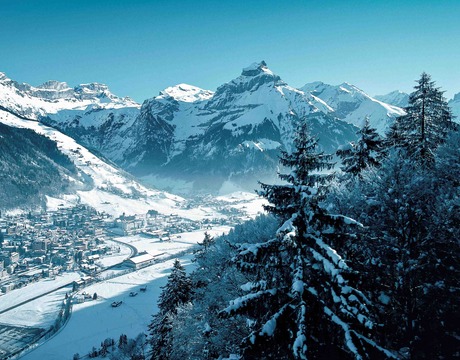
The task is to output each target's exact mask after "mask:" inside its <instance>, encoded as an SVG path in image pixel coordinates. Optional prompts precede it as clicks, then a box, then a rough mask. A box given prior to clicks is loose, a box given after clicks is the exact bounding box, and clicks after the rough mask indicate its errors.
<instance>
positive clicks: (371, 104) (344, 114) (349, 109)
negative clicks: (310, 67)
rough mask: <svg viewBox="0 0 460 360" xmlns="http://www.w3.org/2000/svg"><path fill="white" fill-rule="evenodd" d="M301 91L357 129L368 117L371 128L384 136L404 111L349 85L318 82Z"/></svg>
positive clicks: (306, 86)
mask: <svg viewBox="0 0 460 360" xmlns="http://www.w3.org/2000/svg"><path fill="white" fill-rule="evenodd" d="M301 90H302V91H304V92H306V93H310V94H312V95H314V96H316V97H318V98H320V99H322V100H323V101H324V102H326V103H327V104H328V105H329V106H330V107H331V108H333V109H334V115H335V116H337V117H338V118H339V119H342V120H344V121H346V122H348V123H351V124H354V125H356V126H358V127H361V126H362V125H363V122H364V119H365V118H366V117H369V122H370V124H371V126H372V127H374V128H376V129H377V131H378V132H379V133H380V134H384V133H385V132H386V131H387V130H388V128H389V126H390V125H391V124H392V123H393V121H394V118H395V117H397V116H401V115H403V114H404V110H403V109H401V108H399V107H397V106H393V105H389V104H387V103H385V102H382V101H379V100H377V99H375V98H373V97H371V96H369V95H368V94H366V93H365V92H364V91H362V90H361V89H359V88H357V87H356V86H354V85H351V84H349V83H343V84H341V85H337V86H333V85H328V84H324V83H322V82H320V81H318V82H313V83H309V84H306V85H304V86H303V87H302V88H301Z"/></svg>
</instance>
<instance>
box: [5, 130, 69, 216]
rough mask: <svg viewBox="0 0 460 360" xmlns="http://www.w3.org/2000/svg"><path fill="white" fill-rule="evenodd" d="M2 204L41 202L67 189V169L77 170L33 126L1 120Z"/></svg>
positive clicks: (8, 206) (6, 205)
mask: <svg viewBox="0 0 460 360" xmlns="http://www.w3.org/2000/svg"><path fill="white" fill-rule="evenodd" d="M0 168H1V173H0V208H4V209H5V208H13V207H17V206H20V205H24V204H27V205H29V206H33V205H37V204H39V203H40V201H41V199H42V197H43V196H44V195H45V194H48V195H54V194H58V193H62V192H65V191H66V189H67V188H68V186H69V184H68V182H67V180H66V179H65V177H64V176H63V174H64V173H69V172H70V173H76V169H75V167H74V165H73V163H72V162H71V161H70V160H69V158H68V157H67V156H66V155H64V154H62V153H61V152H60V151H59V149H58V148H57V146H56V143H55V142H53V141H51V140H49V139H48V138H46V137H45V136H42V135H38V134H37V133H35V132H34V131H32V130H28V129H20V128H13V127H9V126H6V125H4V124H0Z"/></svg>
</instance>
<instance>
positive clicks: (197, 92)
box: [157, 84, 214, 102]
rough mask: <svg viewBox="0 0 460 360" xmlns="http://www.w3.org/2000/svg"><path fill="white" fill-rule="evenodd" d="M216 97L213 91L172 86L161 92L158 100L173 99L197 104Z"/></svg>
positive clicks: (180, 85)
mask: <svg viewBox="0 0 460 360" xmlns="http://www.w3.org/2000/svg"><path fill="white" fill-rule="evenodd" d="M213 95H214V92H212V91H211V90H204V89H201V88H199V87H197V86H193V85H188V84H177V85H175V86H170V87H168V88H166V89H164V90H163V91H161V92H160V95H159V96H158V97H157V99H165V98H169V97H171V98H173V99H174V100H176V101H182V102H195V101H203V100H208V99H210V98H211V97H212V96H213Z"/></svg>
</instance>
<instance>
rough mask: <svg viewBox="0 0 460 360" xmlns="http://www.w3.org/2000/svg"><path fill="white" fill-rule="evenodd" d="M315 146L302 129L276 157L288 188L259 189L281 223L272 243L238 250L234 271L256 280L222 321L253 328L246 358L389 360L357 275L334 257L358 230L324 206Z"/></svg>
mask: <svg viewBox="0 0 460 360" xmlns="http://www.w3.org/2000/svg"><path fill="white" fill-rule="evenodd" d="M316 146H317V141H316V140H315V139H313V138H312V137H311V136H310V135H309V134H308V131H307V126H306V124H305V123H302V124H301V125H300V126H299V128H298V131H297V137H296V139H295V149H294V151H293V152H292V153H291V154H288V153H287V152H283V153H282V155H281V159H280V162H281V164H282V165H284V166H285V167H287V168H290V169H291V171H290V172H289V173H287V174H281V175H280V178H281V179H282V180H285V181H286V182H287V183H288V184H287V185H267V184H261V187H262V191H260V192H259V193H260V194H261V195H262V196H264V197H265V198H266V199H267V200H268V201H269V202H270V205H268V206H266V209H267V210H268V211H269V212H271V213H274V214H276V215H278V216H279V218H280V219H281V220H282V225H281V227H280V228H279V229H278V232H277V236H276V237H275V238H273V239H271V240H269V241H266V242H263V243H258V244H250V245H249V244H246V245H241V246H240V247H239V253H238V254H237V255H236V256H235V258H234V259H235V262H236V264H237V266H238V267H239V268H240V269H241V270H242V271H244V272H247V273H250V274H255V275H256V280H255V281H251V282H249V283H247V284H246V285H244V286H242V289H243V290H245V291H246V292H247V294H246V295H243V296H241V297H239V298H236V299H234V300H233V301H231V302H230V305H229V306H228V307H227V308H225V309H224V310H223V311H221V316H224V317H229V316H233V315H234V314H241V313H243V314H247V315H249V316H250V318H251V320H252V324H253V325H252V328H253V330H252V332H251V334H250V335H249V336H248V337H247V338H246V339H244V341H243V344H242V345H243V355H244V357H247V358H258V359H269V358H273V359H280V358H283V359H307V357H308V358H331V359H333V358H341V359H342V358H343V359H346V358H349V357H350V358H355V359H363V358H369V357H370V356H373V355H376V354H377V353H378V354H379V355H378V356H380V357H392V354H391V353H390V352H388V351H386V350H384V349H382V348H380V347H379V346H377V345H376V344H375V343H374V342H373V341H372V340H371V339H369V338H368V334H369V333H370V332H371V331H372V328H373V327H374V324H373V321H372V320H371V318H370V317H369V307H370V305H371V304H370V303H369V301H368V300H367V298H366V297H365V296H364V295H363V294H362V293H361V292H360V291H359V290H357V289H356V288H354V287H353V286H352V282H353V277H356V274H355V273H354V272H353V271H352V270H351V269H350V267H349V266H348V264H347V263H346V262H345V260H344V259H343V258H342V257H341V256H340V255H339V254H338V252H337V251H336V250H337V249H338V248H337V247H338V246H339V245H340V244H341V243H343V242H344V241H345V240H346V237H347V235H346V230H347V229H348V226H347V225H348V224H354V225H359V224H357V223H356V222H355V221H353V220H352V219H349V218H345V217H343V216H340V215H332V214H330V213H328V212H327V211H326V210H325V209H324V208H323V207H322V206H321V200H322V199H323V198H324V196H325V194H326V192H327V189H326V186H327V182H328V180H329V179H330V178H331V176H332V175H326V174H323V173H321V171H323V170H330V169H331V168H332V167H333V164H332V163H331V162H330V159H331V155H325V154H323V153H317V152H315V149H316Z"/></svg>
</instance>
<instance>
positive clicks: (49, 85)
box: [37, 80, 70, 91]
mask: <svg viewBox="0 0 460 360" xmlns="http://www.w3.org/2000/svg"><path fill="white" fill-rule="evenodd" d="M37 89H46V90H57V91H62V90H68V89H70V87H69V85H67V83H66V82H61V81H57V80H49V81H46V82H44V83H43V84H41V85H39V86H37Z"/></svg>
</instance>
